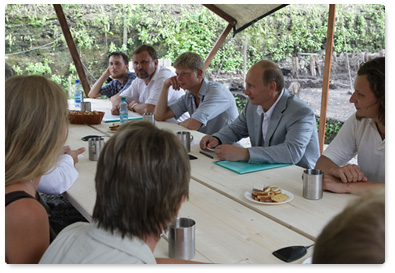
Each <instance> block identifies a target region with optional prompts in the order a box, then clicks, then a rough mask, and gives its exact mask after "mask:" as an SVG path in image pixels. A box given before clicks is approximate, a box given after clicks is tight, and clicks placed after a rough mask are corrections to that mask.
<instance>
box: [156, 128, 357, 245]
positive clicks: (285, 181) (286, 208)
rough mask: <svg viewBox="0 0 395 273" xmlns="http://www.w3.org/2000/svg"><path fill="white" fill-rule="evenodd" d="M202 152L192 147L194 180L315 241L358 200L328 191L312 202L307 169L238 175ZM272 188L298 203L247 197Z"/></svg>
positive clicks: (297, 168) (175, 129)
mask: <svg viewBox="0 0 395 273" xmlns="http://www.w3.org/2000/svg"><path fill="white" fill-rule="evenodd" d="M157 126H158V127H160V128H166V129H169V130H172V131H173V132H176V131H180V130H185V128H183V127H181V126H179V125H176V124H168V123H166V122H164V123H157ZM187 131H190V132H191V133H192V134H193V136H194V140H195V141H196V143H198V142H199V141H200V139H201V138H202V137H203V136H204V134H202V133H200V132H197V131H192V130H187ZM199 151H200V147H199V145H198V144H196V145H192V146H191V154H192V155H194V156H196V157H198V159H197V160H191V161H190V162H191V170H192V174H191V175H192V178H193V179H195V180H196V181H198V182H199V183H202V184H204V185H205V186H207V187H209V188H211V189H214V190H216V191H217V192H219V193H221V194H223V195H224V196H227V197H229V198H231V199H232V200H235V201H237V202H239V203H241V204H243V205H245V206H247V207H248V208H250V209H252V210H254V211H256V212H258V213H260V214H262V215H264V216H266V217H268V218H270V219H272V220H274V221H276V222H278V223H280V224H282V225H284V226H286V227H289V228H290V229H292V230H294V231H296V232H298V233H300V234H303V235H304V236H306V237H308V238H310V239H311V240H315V239H316V238H317V236H318V235H319V234H320V232H321V230H322V229H323V228H324V227H325V226H326V224H327V223H328V222H329V221H330V220H331V219H332V218H333V217H334V216H335V215H337V214H338V213H340V212H341V211H342V210H343V209H344V208H345V207H346V206H347V204H348V203H349V202H350V201H352V200H354V199H355V198H356V196H355V195H351V194H335V193H330V192H324V194H323V198H322V199H320V200H308V199H305V198H303V181H302V173H303V170H304V169H303V168H301V167H298V166H288V167H282V168H277V169H271V170H265V171H259V172H253V173H248V174H237V173H234V172H232V171H230V170H227V169H225V168H223V167H220V166H217V165H215V164H213V162H214V161H217V160H218V158H217V157H216V156H215V154H214V153H213V152H208V153H210V154H212V155H213V157H214V158H213V159H211V158H208V157H206V156H204V155H202V154H200V153H199ZM268 185H275V186H278V187H280V188H282V189H284V190H287V191H289V192H291V193H293V195H294V200H292V201H291V202H289V203H286V204H281V205H264V204H262V205H261V204H256V203H253V202H251V201H249V200H247V199H246V198H245V197H244V193H245V192H246V191H251V189H252V188H263V187H264V186H268Z"/></svg>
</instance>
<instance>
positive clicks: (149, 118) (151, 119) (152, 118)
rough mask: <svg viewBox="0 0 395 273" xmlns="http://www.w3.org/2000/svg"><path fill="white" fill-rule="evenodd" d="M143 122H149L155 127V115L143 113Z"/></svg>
mask: <svg viewBox="0 0 395 273" xmlns="http://www.w3.org/2000/svg"><path fill="white" fill-rule="evenodd" d="M143 120H146V121H148V122H151V123H152V124H154V125H155V114H154V113H144V114H143Z"/></svg>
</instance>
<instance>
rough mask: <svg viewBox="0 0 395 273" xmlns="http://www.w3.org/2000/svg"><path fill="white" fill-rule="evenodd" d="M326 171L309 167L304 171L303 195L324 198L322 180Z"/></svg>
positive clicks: (312, 198)
mask: <svg viewBox="0 0 395 273" xmlns="http://www.w3.org/2000/svg"><path fill="white" fill-rule="evenodd" d="M323 178H324V172H323V171H321V170H317V169H307V170H304V171H303V175H302V179H303V197H304V198H306V199H310V200H318V199H321V198H322V193H323V190H322V180H323Z"/></svg>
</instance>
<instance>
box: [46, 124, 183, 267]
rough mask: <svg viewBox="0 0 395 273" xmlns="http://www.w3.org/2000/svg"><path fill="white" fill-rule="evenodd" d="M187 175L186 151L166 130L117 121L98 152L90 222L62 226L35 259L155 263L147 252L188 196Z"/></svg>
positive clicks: (152, 249) (72, 261) (55, 261)
mask: <svg viewBox="0 0 395 273" xmlns="http://www.w3.org/2000/svg"><path fill="white" fill-rule="evenodd" d="M189 180H190V164H189V159H188V154H187V151H186V149H185V148H184V147H183V145H182V144H181V142H180V141H179V140H178V139H177V137H176V136H175V135H174V134H173V133H172V132H169V131H166V130H161V129H158V128H157V127H155V126H154V125H152V124H151V123H149V122H146V121H138V122H133V123H126V124H124V125H122V126H121V127H120V128H119V129H118V130H117V132H116V133H115V134H114V135H113V136H112V137H111V138H110V140H109V141H108V142H107V143H106V144H105V146H104V149H103V151H102V152H101V154H100V158H99V161H98V164H97V171H96V176H95V185H96V194H97V195H96V203H95V206H94V210H93V215H92V222H91V223H90V224H89V223H82V222H79V223H75V224H73V225H70V226H68V227H66V228H65V229H64V230H62V231H61V232H60V233H59V234H58V236H57V237H56V239H55V240H54V242H53V243H52V244H51V245H50V247H49V248H48V250H47V251H46V252H45V254H44V256H43V258H42V259H41V261H40V263H73V264H77V263H101V264H102V263H111V264H114V263H156V260H155V258H154V256H153V254H152V252H153V251H154V249H155V246H156V244H157V242H158V241H159V239H160V235H161V233H162V231H163V230H166V229H167V227H168V225H169V224H170V223H171V222H173V221H174V220H175V219H176V217H177V214H178V210H179V209H180V206H181V204H182V202H183V201H184V199H185V198H188V193H189Z"/></svg>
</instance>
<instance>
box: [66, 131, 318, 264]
mask: <svg viewBox="0 0 395 273" xmlns="http://www.w3.org/2000/svg"><path fill="white" fill-rule="evenodd" d="M89 134H98V131H97V130H96V129H94V128H91V127H89V126H86V125H71V126H70V130H69V137H68V141H67V144H68V145H70V146H72V147H85V148H86V151H85V152H84V153H83V157H82V158H80V159H79V163H78V164H77V165H76V168H77V170H78V172H79V177H78V179H77V181H76V182H75V183H74V185H73V186H72V187H71V188H70V189H69V190H68V191H67V193H66V197H67V198H68V199H69V200H70V203H71V204H72V205H73V206H75V207H76V208H77V209H78V210H79V211H80V212H81V214H82V215H83V216H84V217H86V218H87V219H88V220H89V221H90V220H91V215H92V213H93V207H94V203H95V200H96V191H95V186H94V176H95V172H96V164H97V161H90V160H89V155H88V142H84V141H82V140H81V137H83V136H85V135H89ZM107 139H108V138H107ZM179 217H190V218H192V219H194V220H195V221H196V223H197V225H196V255H195V258H194V259H193V260H194V261H201V262H213V263H282V261H281V260H279V259H277V258H276V257H274V256H273V255H272V252H273V251H274V250H277V249H279V248H282V247H285V246H290V245H306V246H307V245H310V244H312V240H310V239H308V238H306V237H304V236H302V235H300V234H298V233H296V232H294V231H292V230H290V229H288V228H287V227H284V226H282V225H280V224H278V223H276V222H275V221H272V220H270V219H269V218H267V217H263V216H262V215H261V214H259V213H257V212H255V211H253V210H251V209H249V208H247V207H246V206H244V205H242V204H239V203H238V202H235V201H234V200H232V199H230V198H228V197H226V196H224V195H222V194H220V193H218V192H217V191H214V190H212V189H210V188H208V187H206V186H204V185H203V184H201V183H198V182H196V181H194V180H193V179H191V182H190V198H189V200H188V201H185V202H184V203H183V205H182V207H181V210H180V213H179ZM167 247H168V245H167V242H165V241H164V240H163V239H161V240H160V241H159V243H158V246H157V248H156V249H155V252H154V255H155V256H156V257H167V256H168V251H167ZM311 251H312V250H311V249H310V250H309V252H308V254H307V255H306V257H303V258H301V259H300V260H298V261H295V263H301V262H302V261H303V260H304V259H305V258H307V257H308V256H309V255H311Z"/></svg>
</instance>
